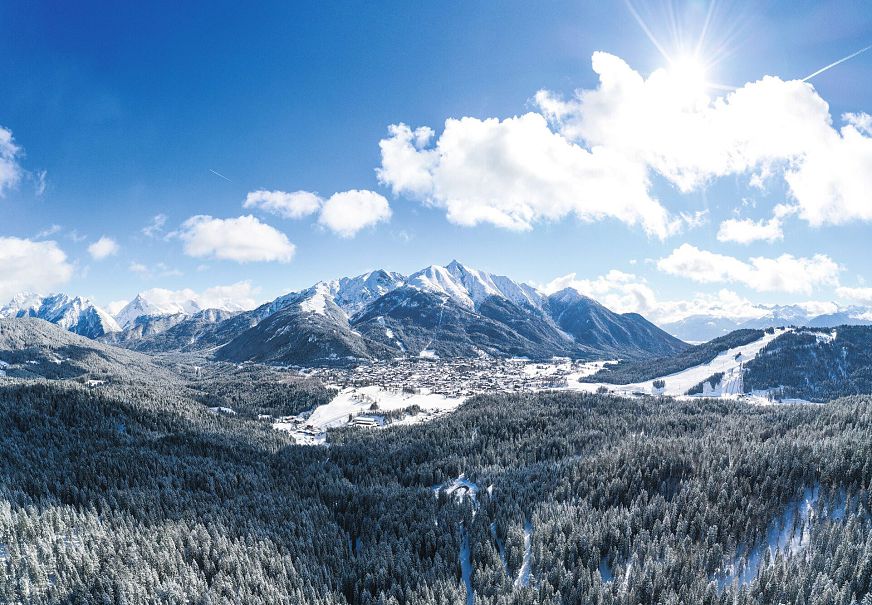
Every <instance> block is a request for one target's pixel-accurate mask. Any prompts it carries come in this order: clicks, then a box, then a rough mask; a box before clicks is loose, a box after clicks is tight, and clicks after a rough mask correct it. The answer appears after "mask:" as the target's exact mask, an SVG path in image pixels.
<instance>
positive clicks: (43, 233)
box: [36, 225, 63, 239]
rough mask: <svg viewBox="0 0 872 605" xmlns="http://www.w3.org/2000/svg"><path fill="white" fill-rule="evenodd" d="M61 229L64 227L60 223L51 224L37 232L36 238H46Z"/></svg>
mask: <svg viewBox="0 0 872 605" xmlns="http://www.w3.org/2000/svg"><path fill="white" fill-rule="evenodd" d="M61 229H63V227H61V226H60V225H51V226H49V227H46V228H45V229H43V230H42V231H40V232H39V233H37V234H36V239H45V238H47V237H51V236H52V235H55V234H56V233H60V231H61Z"/></svg>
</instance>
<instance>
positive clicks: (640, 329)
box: [112, 261, 687, 365]
mask: <svg viewBox="0 0 872 605" xmlns="http://www.w3.org/2000/svg"><path fill="white" fill-rule="evenodd" d="M138 321H139V325H142V324H143V323H144V322H151V321H154V320H151V319H144V318H142V317H140V318H139V320H138ZM163 321H166V320H163ZM129 330H130V329H129V328H128V330H126V331H125V332H129ZM142 332H143V335H144V336H143V337H142V338H139V339H131V340H129V341H128V342H125V343H123V344H126V346H130V347H132V348H135V349H138V350H142V351H151V352H161V351H209V352H210V353H211V354H212V355H214V357H215V358H216V359H221V360H227V361H236V362H239V361H257V362H265V363H277V364H299V365H307V364H312V365H315V364H330V363H348V362H355V361H359V360H365V359H389V358H393V357H402V356H420V357H425V358H426V357H430V358H435V357H475V356H479V355H495V356H504V357H505V356H523V357H529V358H533V359H544V358H549V357H553V356H555V355H567V356H575V357H583V356H587V357H593V356H603V355H608V356H620V357H633V358H637V357H647V356H651V355H665V354H669V353H673V352H677V351H680V350H683V349H684V348H686V346H687V345H685V344H684V343H683V342H681V341H680V340H678V339H677V338H674V337H672V336H670V335H669V334H667V333H665V332H664V331H663V330H661V329H659V328H658V327H656V326H655V325H653V324H652V323H650V322H648V321H647V320H645V319H644V318H643V317H641V316H639V315H635V314H624V315H622V314H618V313H613V312H612V311H610V310H608V309H606V308H605V307H603V306H602V305H600V304H599V303H597V302H596V301H594V300H592V299H590V298H587V297H585V296H582V295H580V294H579V293H577V292H576V291H574V290H564V291H562V292H558V293H555V294H552V295H550V296H549V295H545V294H543V293H542V292H540V291H538V290H536V289H535V288H533V287H532V286H529V285H526V284H521V283H518V282H516V281H514V280H512V279H509V278H507V277H503V276H497V275H492V274H489V273H485V272H482V271H477V270H475V269H471V268H468V267H465V266H464V265H462V264H460V263H458V262H456V261H454V262H451V263H450V264H448V265H447V266H444V267H442V266H436V265H434V266H430V267H427V268H425V269H422V270H421V271H418V272H416V273H413V274H412V275H408V276H404V275H400V274H397V273H391V272H388V271H383V270H377V271H372V272H370V273H365V274H363V275H359V276H357V277H351V278H342V279H339V280H332V281H327V282H319V283H317V284H315V285H314V286H312V287H311V288H308V289H306V290H302V291H300V292H293V293H290V294H287V295H285V296H281V297H279V298H277V299H275V300H273V301H271V302H269V303H266V304H264V305H261V306H260V307H258V308H256V309H253V310H251V311H245V312H241V313H233V314H232V315H231V314H225V315H221V314H217V315H215V316H214V317H204V316H202V315H194V316H191V317H190V318H186V319H183V320H182V321H179V322H177V323H175V325H172V326H169V327H167V328H166V329H164V330H160V331H159V332H158V331H153V332H156V333H153V334H151V335H147V334H145V333H146V332H147V329H146V328H142ZM122 334H123V333H122ZM112 339H113V340H115V341H116V342H121V340H123V339H122V338H119V336H118V335H113V337H112Z"/></svg>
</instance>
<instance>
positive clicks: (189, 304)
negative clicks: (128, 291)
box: [115, 293, 201, 328]
mask: <svg viewBox="0 0 872 605" xmlns="http://www.w3.org/2000/svg"><path fill="white" fill-rule="evenodd" d="M200 310H201V309H200V305H198V304H197V303H196V302H195V301H193V300H185V301H179V302H175V301H159V302H158V301H154V300H149V299H148V298H146V297H145V296H144V295H143V294H142V293H140V294H137V295H136V296H135V297H134V298H133V300H131V301H130V302H129V303H127V304H126V305H125V306H124V307H123V308H122V309H121V310H120V311H119V312H118V313H117V314H116V315H115V320H116V321H117V322H118V325H120V326H121V327H122V328H127V327H130V326H132V325H133V324H134V323H135V322H136V320H137V319H139V318H140V317H160V316H170V315H193V314H194V313H196V312H197V311H200Z"/></svg>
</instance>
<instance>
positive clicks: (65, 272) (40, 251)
mask: <svg viewBox="0 0 872 605" xmlns="http://www.w3.org/2000/svg"><path fill="white" fill-rule="evenodd" d="M72 275H73V266H72V265H71V264H70V263H69V262H67V256H66V254H64V252H63V250H61V249H60V248H59V247H58V245H57V244H56V243H55V242H53V241H48V242H35V241H32V240H28V239H20V238H17V237H0V301H5V300H7V299H9V298H11V297H12V296H14V295H15V294H17V293H18V292H21V291H23V290H32V291H35V292H47V291H50V290H51V289H53V288H55V287H56V286H58V285H60V284H63V283H65V282H67V281H69V279H70V278H71V277H72Z"/></svg>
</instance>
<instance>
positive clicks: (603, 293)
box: [541, 269, 657, 313]
mask: <svg viewBox="0 0 872 605" xmlns="http://www.w3.org/2000/svg"><path fill="white" fill-rule="evenodd" d="M566 288H573V289H575V290H577V291H578V292H580V293H582V294H584V295H585V296H589V297H590V298H593V299H594V300H596V301H598V302H600V303H602V304H603V305H605V306H606V307H608V308H609V309H611V310H613V311H617V312H618V313H627V312H634V313H649V312H651V311H652V310H653V309H655V308H656V307H657V300H656V298H657V297H656V295H655V294H654V290H652V289H651V287H650V286H649V285H648V284H647V283H645V281H644V280H643V279H640V278H639V277H637V276H636V275H634V274H632V273H625V272H623V271H618V270H617V269H612V270H611V271H609V272H608V273H607V274H605V275H600V276H599V277H596V278H594V279H579V278H577V277H576V274H575V273H569V274H568V275H564V276H562V277H558V278H556V279H553V280H551V281H550V282H548V283H547V284H545V285H544V286H542V288H541V289H542V291H543V292H545V293H546V294H551V293H554V292H558V291H560V290H564V289H566Z"/></svg>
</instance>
